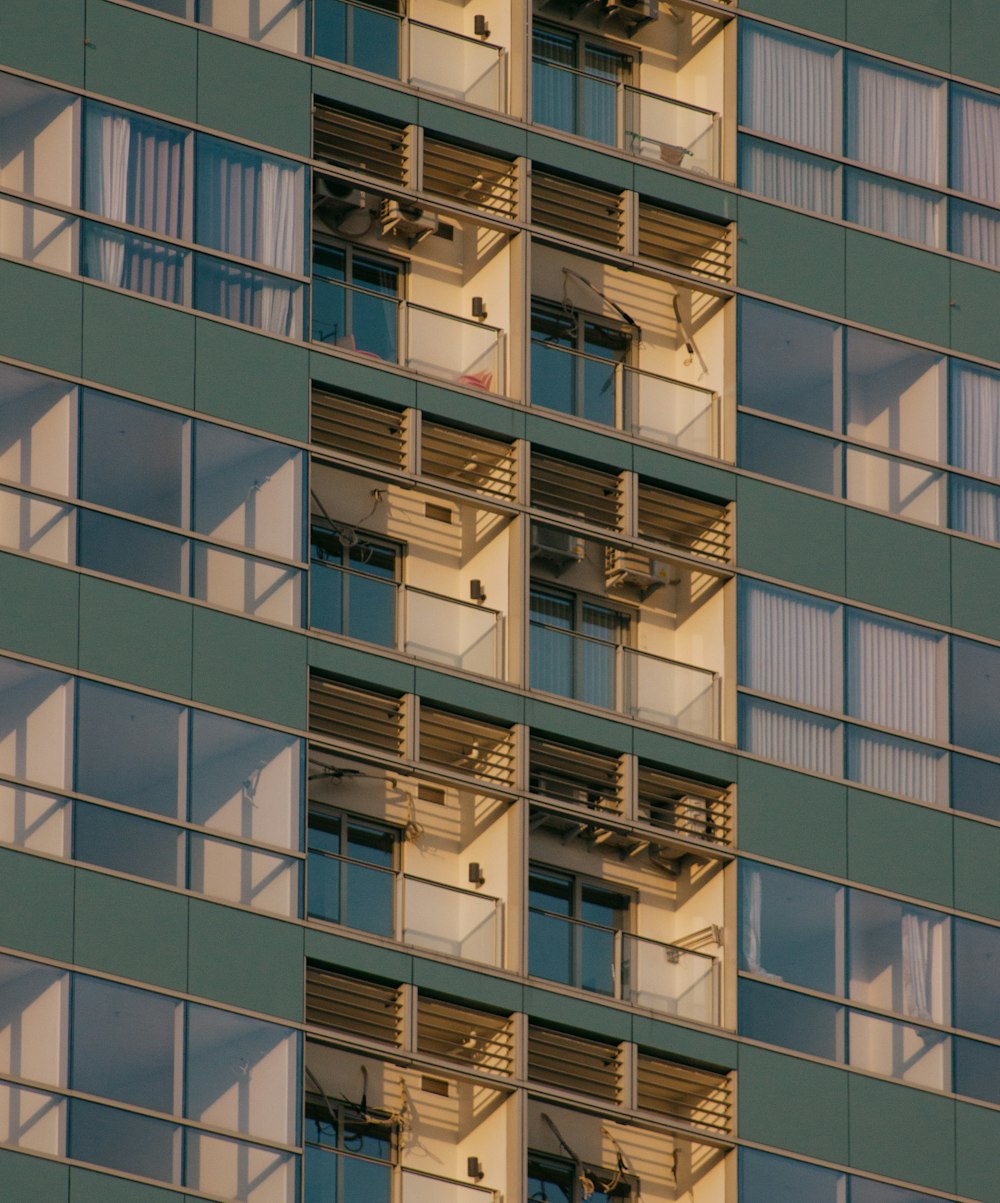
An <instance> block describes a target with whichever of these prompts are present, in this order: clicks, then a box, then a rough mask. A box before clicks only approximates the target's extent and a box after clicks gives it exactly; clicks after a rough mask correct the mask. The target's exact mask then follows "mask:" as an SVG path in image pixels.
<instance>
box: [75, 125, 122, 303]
mask: <svg viewBox="0 0 1000 1203" xmlns="http://www.w3.org/2000/svg"><path fill="white" fill-rule="evenodd" d="M86 120H87V124H86V139H87V162H86V178H85V180H84V187H85V204H86V206H87V208H88V209H90V210H91V211H92V212H94V213H99V214H100V215H101V216H102V217H110V218H111V219H112V221H128V217H129V212H128V210H129V147H130V145H131V140H132V126H131V122H130V120H129V118H128V117H126V116H125V115H123V114H121V113H116V112H114V110H111V109H101V108H97V107H96V106H88V109H87V119H86ZM125 239H126V235H125V234H123V233H121V231H119V230H109V229H106V228H100V227H94V226H90V225H88V226H87V227H86V245H85V255H86V262H87V273H88V275H90V276H91V277H92V278H93V279H95V280H101V281H103V282H104V283H105V284H114V285H116V286H117V287H119V288H120V287H122V285H123V284H124V281H125Z"/></svg>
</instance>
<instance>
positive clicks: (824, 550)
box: [736, 477, 847, 593]
mask: <svg viewBox="0 0 1000 1203" xmlns="http://www.w3.org/2000/svg"><path fill="white" fill-rule="evenodd" d="M846 513H847V511H846V509H845V507H844V506H842V505H838V504H837V502H835V501H824V500H823V499H822V498H819V497H810V496H807V495H806V494H804V493H793V492H791V491H790V490H789V489H782V488H781V487H780V486H778V485H770V484H765V483H764V482H762V481H757V480H750V479H749V478H748V477H740V478H739V479H738V481H737V484H736V562H737V564H739V566H740V567H741V568H748V569H750V570H751V571H753V572H760V573H763V574H765V575H766V576H774V577H778V578H779V579H780V580H783V581H789V582H792V583H794V584H797V585H809V586H812V587H813V588H814V589H823V590H826V591H827V592H829V593H843V592H844V586H845V583H846V571H845V550H846V541H845V514H846Z"/></svg>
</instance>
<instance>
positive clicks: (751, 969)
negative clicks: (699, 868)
mask: <svg viewBox="0 0 1000 1203" xmlns="http://www.w3.org/2000/svg"><path fill="white" fill-rule="evenodd" d="M761 896H762V882H761V874H760V870H759V869H754V868H751V867H750V866H749V865H747V864H744V865H743V914H742V916H741V922H742V935H743V968H744V969H745V970H746V971H747V972H748V973H760V972H761V968H762V964H761V947H760V938H761Z"/></svg>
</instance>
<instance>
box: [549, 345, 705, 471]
mask: <svg viewBox="0 0 1000 1203" xmlns="http://www.w3.org/2000/svg"><path fill="white" fill-rule="evenodd" d="M531 401H532V404H533V405H537V406H540V407H542V408H544V409H552V410H556V411H557V412H558V413H565V414H572V415H573V416H574V417H578V418H584V419H586V420H587V421H588V422H598V423H600V424H601V425H602V426H613V427H615V428H616V429H618V430H626V431H629V432H630V433H632V434H635V435H638V436H639V437H640V438H644V439H649V440H650V441H651V442H655V443H662V444H663V445H664V446H667V447H678V448H680V449H681V450H683V451H693V452H696V453H697V454H699V455H710V456H714V457H718V456H719V454H720V452H721V431H720V422H719V398H718V395H717V394H716V393H713V392H712V391H711V390H710V389H705V388H699V387H698V386H697V385H694V384H686V383H684V382H683V381H681V380H673V379H671V378H670V377H669V376H659V375H657V374H656V373H655V372H645V371H641V370H640V369H638V368H633V367H629V366H627V365H626V364H622V363H616V362H615V361H613V360H609V359H601V358H600V357H599V356H596V355H586V354H584V353H583V352H580V351H573V350H570V349H569V348H568V347H559V346H556V345H555V344H554V343H548V342H545V341H543V340H542V339H538V338H536V339H533V340H532V343H531Z"/></svg>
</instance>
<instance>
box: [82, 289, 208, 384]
mask: <svg viewBox="0 0 1000 1203" xmlns="http://www.w3.org/2000/svg"><path fill="white" fill-rule="evenodd" d="M194 323H195V318H194V316H193V315H192V314H189V313H179V312H177V310H174V309H168V308H166V307H165V306H163V305H155V304H153V302H152V301H144V300H141V299H140V298H139V297H128V296H122V295H121V294H120V293H116V292H111V291H110V290H109V289H106V288H98V287H96V286H95V285H86V286H84V297H83V375H84V376H87V377H88V378H89V379H91V380H96V381H99V382H100V383H101V384H110V385H113V386H114V387H116V388H122V389H128V390H129V391H130V392H134V393H141V394H142V395H143V396H144V397H154V398H155V399H156V400H157V401H167V402H170V403H171V404H173V405H184V406H188V407H190V406H192V405H193V404H194Z"/></svg>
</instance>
